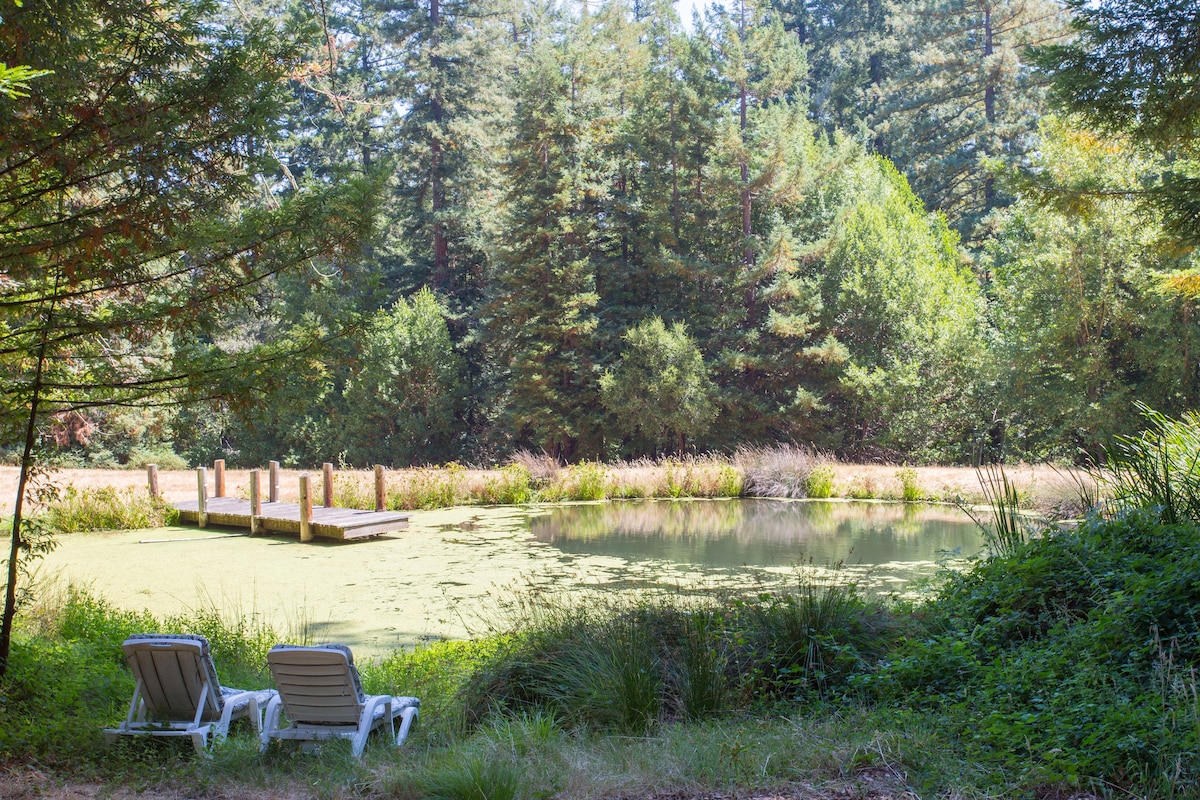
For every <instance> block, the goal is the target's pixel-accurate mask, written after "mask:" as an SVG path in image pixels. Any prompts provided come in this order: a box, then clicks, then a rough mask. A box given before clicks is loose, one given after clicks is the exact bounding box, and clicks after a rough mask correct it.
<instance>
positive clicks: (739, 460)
mask: <svg viewBox="0 0 1200 800" xmlns="http://www.w3.org/2000/svg"><path fill="white" fill-rule="evenodd" d="M733 464H734V466H736V467H737V468H738V469H739V470H740V471H741V473H742V476H743V485H744V489H743V491H744V492H745V494H747V495H749V496H751V497H793V498H803V497H811V496H812V495H810V494H809V490H810V488H818V489H819V490H820V491H824V490H826V488H827V490H828V492H829V494H826V495H825V496H826V497H830V496H832V495H833V486H832V475H831V474H829V471H828V470H825V469H823V468H830V469H831V464H832V459H831V458H830V457H829V456H826V455H824V454H823V453H821V452H819V451H817V450H815V449H813V448H811V447H805V446H804V445H796V444H783V445H773V446H771V447H757V446H756V447H742V448H739V449H738V450H737V452H736V453H734V455H733ZM814 472H817V475H818V480H816V481H813V473H814Z"/></svg>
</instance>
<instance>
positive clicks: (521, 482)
mask: <svg viewBox="0 0 1200 800" xmlns="http://www.w3.org/2000/svg"><path fill="white" fill-rule="evenodd" d="M532 499H533V479H532V478H531V477H530V475H529V470H527V469H526V468H525V467H523V466H521V465H520V464H517V463H512V464H508V465H506V466H504V467H502V468H501V469H500V470H499V474H497V475H496V477H494V478H488V479H487V482H486V483H485V484H484V488H483V493H482V495H481V497H480V500H481V502H483V503H489V504H496V505H521V504H523V503H528V502H530V501H531V500H532Z"/></svg>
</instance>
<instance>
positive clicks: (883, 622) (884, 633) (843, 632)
mask: <svg viewBox="0 0 1200 800" xmlns="http://www.w3.org/2000/svg"><path fill="white" fill-rule="evenodd" d="M735 608H736V613H737V616H738V617H739V618H740V619H739V624H738V629H739V630H740V631H741V632H742V633H741V634H740V638H741V640H742V641H743V642H744V643H745V649H744V650H743V651H742V654H741V657H742V659H743V661H744V662H747V663H748V664H749V666H748V667H747V666H743V668H742V672H743V676H742V680H743V682H744V681H746V680H747V676H748V677H749V679H750V680H752V681H753V684H754V686H753V690H754V691H755V692H756V693H758V694H760V695H762V696H764V697H769V698H774V699H777V700H804V699H816V698H821V697H825V696H827V695H829V694H830V693H831V692H834V693H836V692H841V691H843V690H844V689H845V687H846V684H847V681H848V679H849V678H850V677H851V676H853V675H856V674H858V673H860V672H862V671H863V670H865V669H867V668H868V665H871V664H873V663H874V662H875V660H876V659H877V658H878V657H879V656H881V655H882V654H883V653H884V652H885V651H886V650H887V649H888V647H889V646H890V644H891V643H892V640H893V638H894V636H895V630H894V626H893V624H892V617H891V615H889V614H887V613H886V612H885V611H884V610H883V609H882V608H879V607H878V606H875V605H874V604H872V603H871V602H869V601H867V600H866V599H865V598H863V597H862V596H860V595H859V593H858V591H857V590H856V589H855V587H854V586H853V585H845V584H837V583H833V582H818V581H816V580H814V579H811V578H807V577H805V578H803V579H802V580H801V582H800V584H799V586H798V587H797V589H796V591H793V592H778V593H764V594H761V595H758V596H756V597H752V598H747V599H744V600H741V601H739V602H738V603H737V604H736V605H735Z"/></svg>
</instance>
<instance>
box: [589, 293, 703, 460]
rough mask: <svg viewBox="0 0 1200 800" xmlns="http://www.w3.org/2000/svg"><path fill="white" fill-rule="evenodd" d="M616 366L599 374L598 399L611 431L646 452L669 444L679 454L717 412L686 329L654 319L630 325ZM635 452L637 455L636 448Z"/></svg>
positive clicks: (701, 362) (698, 357)
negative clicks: (610, 421) (637, 443)
mask: <svg viewBox="0 0 1200 800" xmlns="http://www.w3.org/2000/svg"><path fill="white" fill-rule="evenodd" d="M623 338H624V341H625V348H624V351H623V353H622V355H621V358H620V359H619V360H618V361H617V363H616V365H615V366H614V367H613V368H612V369H610V370H608V371H606V372H605V373H604V374H603V375H602V376H600V397H601V402H603V404H604V407H605V409H607V410H608V412H609V414H610V415H612V417H613V418H614V419H615V421H616V429H617V432H618V433H619V434H621V435H623V436H625V437H626V438H628V439H635V440H636V439H638V437H639V436H640V437H641V441H644V442H645V443H646V445H645V446H646V448H647V449H648V454H652V455H653V454H657V452H658V451H659V449H660V448H662V447H664V445H665V446H667V447H670V446H674V447H675V449H676V451H677V452H679V453H680V454H682V453H683V450H684V447H685V444H686V442H687V440H688V439H689V438H695V437H697V436H699V435H701V434H703V433H704V432H705V431H706V430H708V426H709V425H710V424H711V423H712V421H713V419H714V418H715V417H716V415H717V409H716V408H715V407H714V405H713V402H712V395H713V392H714V387H713V385H712V382H711V381H710V380H709V377H708V370H707V368H706V367H705V365H704V357H703V356H702V355H701V353H700V350H699V348H697V347H696V344H695V342H693V341H692V339H691V337H690V336H688V333H687V327H686V326H685V325H684V324H683V323H681V322H677V323H675V324H674V325H672V326H671V328H670V329H668V328H667V326H666V325H664V324H663V321H662V320H661V319H660V318H658V317H652V318H651V319H649V320H646V321H644V322H642V323H640V324H638V325H637V326H635V327H633V328H630V329H629V330H628V331H627V332H626V333H625V335H624V337H623ZM634 454H635V455H641V454H642V453H641V452H638V449H637V448H635V450H634Z"/></svg>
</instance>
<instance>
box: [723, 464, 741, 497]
mask: <svg viewBox="0 0 1200 800" xmlns="http://www.w3.org/2000/svg"><path fill="white" fill-rule="evenodd" d="M745 489H746V480H745V478H744V477H742V473H741V472H740V471H739V470H738V469H737V468H736V467H734V466H733V465H732V464H722V465H721V466H720V467H719V470H718V474H717V491H716V496H717V497H741V496H742V493H743V492H744V491H745Z"/></svg>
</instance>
